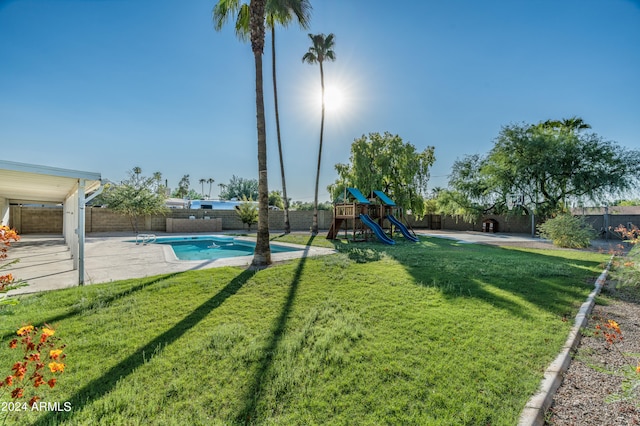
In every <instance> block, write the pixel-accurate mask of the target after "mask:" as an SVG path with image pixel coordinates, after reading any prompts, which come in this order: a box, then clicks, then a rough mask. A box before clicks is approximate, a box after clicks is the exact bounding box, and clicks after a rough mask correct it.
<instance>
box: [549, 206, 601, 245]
mask: <svg viewBox="0 0 640 426" xmlns="http://www.w3.org/2000/svg"><path fill="white" fill-rule="evenodd" d="M538 231H539V232H540V236H541V237H543V238H547V239H549V240H551V241H552V242H553V244H554V245H556V246H558V247H568V248H584V247H589V246H590V245H591V240H592V239H594V238H595V237H596V231H595V230H594V229H593V228H592V227H591V225H589V224H588V223H586V222H585V220H584V218H582V217H579V216H571V215H569V214H562V215H559V216H556V217H554V218H553V219H549V220H548V221H546V222H545V223H543V224H541V225H539V226H538Z"/></svg>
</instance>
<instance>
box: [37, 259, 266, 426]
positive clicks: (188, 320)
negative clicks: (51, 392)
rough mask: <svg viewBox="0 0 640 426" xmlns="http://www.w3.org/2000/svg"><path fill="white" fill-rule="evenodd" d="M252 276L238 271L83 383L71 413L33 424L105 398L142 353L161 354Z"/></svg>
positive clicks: (61, 418) (55, 421) (65, 417)
mask: <svg viewBox="0 0 640 426" xmlns="http://www.w3.org/2000/svg"><path fill="white" fill-rule="evenodd" d="M253 275H254V272H252V271H249V270H244V271H242V272H241V273H240V274H239V275H238V276H236V277H235V278H234V279H233V280H231V281H230V282H229V283H228V284H227V285H226V286H225V287H224V288H223V289H222V290H220V291H219V292H218V293H216V294H215V295H214V296H213V297H211V298H210V299H208V300H207V301H205V302H204V303H202V304H201V305H200V306H198V307H197V308H196V309H194V310H193V311H192V312H191V313H190V314H189V315H187V316H186V317H184V318H183V319H182V320H181V321H180V322H178V323H176V324H175V325H174V326H173V327H171V329H169V330H167V331H165V332H164V333H162V334H160V335H159V336H157V337H156V338H154V339H153V340H151V341H149V342H148V343H147V344H146V345H144V346H143V347H141V348H139V349H138V350H137V351H136V352H135V353H133V354H131V355H130V356H128V357H127V358H125V359H123V360H122V361H120V362H119V363H118V364H117V365H115V366H113V367H112V368H110V369H109V370H108V371H106V372H105V373H104V374H103V375H102V376H100V377H99V378H97V379H95V380H92V381H91V382H89V383H87V384H86V385H85V386H84V387H82V388H81V389H79V390H78V391H77V392H76V393H75V394H74V395H72V396H71V397H70V398H69V399H68V402H70V403H71V406H72V407H73V408H74V410H72V411H69V412H54V411H52V412H48V413H47V414H46V415H45V416H43V417H41V418H39V419H38V421H37V422H35V423H34V424H35V425H42V426H44V425H49V424H58V423H60V422H62V421H65V420H68V419H70V418H71V417H73V416H74V415H75V413H79V412H81V411H82V407H84V406H86V405H88V404H90V403H92V402H93V401H95V400H97V399H99V398H101V397H103V396H105V395H106V394H107V393H109V392H110V391H111V390H112V389H113V388H114V387H115V386H116V384H117V383H118V382H119V381H120V380H122V379H123V378H125V377H127V376H129V375H130V374H132V373H133V372H134V371H135V370H136V369H137V368H138V367H141V366H142V365H144V363H145V354H146V355H147V356H148V355H149V354H152V353H158V348H162V349H160V351H163V350H164V348H166V347H167V346H169V345H170V344H172V343H173V342H175V341H176V340H177V339H178V338H180V337H181V336H182V335H183V334H184V333H186V332H187V331H189V330H190V329H191V328H193V327H195V326H196V325H197V324H198V323H199V322H200V321H202V320H203V319H204V318H205V317H206V316H207V315H209V314H210V313H211V312H212V311H213V310H214V309H216V308H217V307H219V306H220V305H222V303H224V302H225V300H227V299H228V298H229V297H231V296H233V295H234V294H236V293H237V292H238V290H240V288H242V286H243V285H244V284H245V283H246V282H247V280H249V278H251V277H252V276H253Z"/></svg>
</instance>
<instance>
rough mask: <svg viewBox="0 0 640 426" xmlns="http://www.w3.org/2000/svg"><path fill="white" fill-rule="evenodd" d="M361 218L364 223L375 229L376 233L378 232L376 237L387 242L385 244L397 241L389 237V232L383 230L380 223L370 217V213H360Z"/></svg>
mask: <svg viewBox="0 0 640 426" xmlns="http://www.w3.org/2000/svg"><path fill="white" fill-rule="evenodd" d="M360 220H361V221H362V223H364V224H365V225H367V226H368V227H369V228H371V230H372V231H373V233H374V234H376V237H378V239H379V240H380V241H381V242H383V243H385V244H395V243H396V242H395V241H393V240H392V239H391V238H389V237H388V236H387V234H385V233H384V231H383V230H382V228H380V225H378V224H377V223H375V222H374V221H373V219H371V218H370V217H369V215H367V214H361V215H360Z"/></svg>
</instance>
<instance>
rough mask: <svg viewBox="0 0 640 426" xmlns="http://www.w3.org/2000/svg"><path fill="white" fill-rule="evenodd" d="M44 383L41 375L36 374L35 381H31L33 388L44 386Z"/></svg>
mask: <svg viewBox="0 0 640 426" xmlns="http://www.w3.org/2000/svg"><path fill="white" fill-rule="evenodd" d="M45 383H46V382H45V381H44V379H43V378H42V375H40V374H38V375H37V376H36V379H35V380H34V381H33V387H34V388H37V387H39V386H40V385H44V384H45Z"/></svg>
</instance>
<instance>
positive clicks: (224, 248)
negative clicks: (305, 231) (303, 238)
mask: <svg viewBox="0 0 640 426" xmlns="http://www.w3.org/2000/svg"><path fill="white" fill-rule="evenodd" d="M155 244H166V245H169V246H171V248H172V249H173V252H174V253H175V255H176V257H177V258H178V259H180V260H213V259H224V258H229V257H238V256H251V255H253V251H254V250H255V248H256V243H255V242H253V241H244V240H236V239H235V238H234V237H227V236H218V235H216V236H211V235H207V236H194V237H158V238H156V241H155ZM299 250H301V249H298V248H294V247H288V246H283V245H279V244H271V253H284V252H290V251H299Z"/></svg>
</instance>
